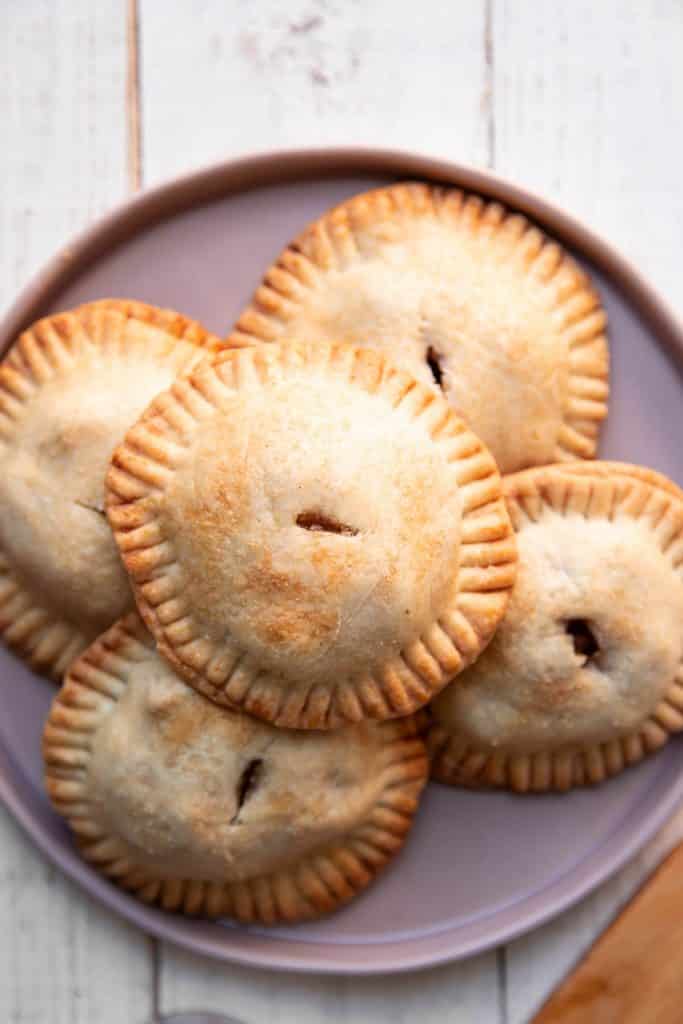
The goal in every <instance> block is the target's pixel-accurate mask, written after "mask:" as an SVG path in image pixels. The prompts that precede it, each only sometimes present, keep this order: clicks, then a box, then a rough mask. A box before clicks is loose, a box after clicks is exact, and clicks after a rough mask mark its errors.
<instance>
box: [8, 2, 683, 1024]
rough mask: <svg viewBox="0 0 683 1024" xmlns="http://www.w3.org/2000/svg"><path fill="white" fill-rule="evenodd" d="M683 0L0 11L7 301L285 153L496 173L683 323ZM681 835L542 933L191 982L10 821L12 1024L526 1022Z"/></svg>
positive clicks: (169, 954) (117, 5) (38, 5)
mask: <svg viewBox="0 0 683 1024" xmlns="http://www.w3.org/2000/svg"><path fill="white" fill-rule="evenodd" d="M682 52H683V4H682V3H681V0H516V2H515V0H487V2H483V0H482V2H478V0H459V2H458V0H417V2H416V3H410V2H408V0H357V2H351V0H288V2H287V3H283V2H282V0H222V2H221V0H137V2H136V0H129V2H128V3H126V0H3V2H2V3H0V305H2V306H6V305H8V304H9V303H10V301H11V300H12V298H13V296H14V294H15V293H16V291H17V289H18V288H20V287H21V286H22V285H23V284H24V283H25V282H26V280H27V279H28V277H29V276H30V275H31V274H32V273H33V272H34V270H35V269H36V268H37V267H39V266H40V265H41V264H42V263H43V262H44V261H45V260H46V258H47V257H49V256H50V255H51V253H52V252H53V251H54V250H55V248H56V247H58V246H59V245H60V244H62V243H63V242H64V241H65V240H66V239H67V238H68V237H69V236H70V235H71V234H72V233H73V232H74V231H75V230H77V229H79V228H81V227H82V226H83V225H85V224H86V223H88V222H89V221H90V220H91V218H93V217H94V216H96V215H97V214H99V213H101V212H102V211H104V210H106V209H107V208H108V207H109V206H111V205H112V204H113V203H116V202H117V201H118V200H120V199H121V198H122V197H124V196H125V195H126V194H128V193H129V192H130V191H131V190H134V189H137V188H140V187H141V186H144V185H150V184H154V183H156V182H158V181H161V180H163V179H165V178H168V177H170V176H172V175H174V174H176V173H177V172H180V171H184V170H186V169H188V168H191V167H194V166H197V165H199V164H203V163H205V162H208V161H211V160H214V159H220V158H225V157H228V156H232V155H236V154H241V153H245V152H252V151H255V150H262V149H266V148H269V147H272V146H295V145H306V144H318V145H319V144H324V143H366V144H371V145H386V146H392V145H395V146H399V147H404V148H413V149H416V150H421V151H423V152H427V153H434V154H437V155H443V156H447V157H451V158H452V159H454V160H458V161H462V162H471V163H474V164H479V165H482V166H486V167H491V168H494V169H495V170H496V171H498V172H499V173H501V174H503V175H506V176H509V177H511V178H514V179H516V180H518V181H519V182H521V183H523V184H525V185H527V186H529V187H530V188H532V189H536V190H537V191H539V192H541V193H544V194H545V195H546V196H548V197H549V198H550V199H552V200H553V201H555V202H557V203H559V204H561V205H563V206H565V207H566V208H567V209H569V210H570V211H572V212H573V213H575V214H577V215H578V216H579V217H582V218H583V219H585V220H586V221H587V222H588V223H589V224H591V225H592V226H593V227H594V228H596V229H597V230H598V231H600V232H602V233H603V234H604V235H605V236H606V237H607V238H608V239H611V240H612V241H613V242H615V243H616V244H617V246H619V247H620V248H621V249H622V251H623V252H624V253H625V254H626V255H628V256H630V257H631V258H632V259H633V260H634V261H636V262H637V263H638V264H639V265H640V266H641V267H642V268H643V269H644V270H645V272H646V273H647V275H648V276H649V277H650V279H651V280H652V281H653V282H654V283H655V284H656V285H658V286H659V288H660V290H661V292H662V293H663V294H664V296H665V297H666V298H668V300H669V301H670V303H672V304H673V305H674V306H676V307H677V308H678V311H679V312H683V295H682V290H681V285H682V284H683V279H682V277H681V270H680V263H681V240H682V239H683V184H682V182H683V178H682V175H681V168H682V167H683V113H682V109H683V59H682V57H681V53H682ZM681 833H683V817H681V816H679V818H678V819H677V820H676V821H674V822H673V823H672V824H671V826H670V827H669V828H668V829H667V830H666V832H665V834H664V835H663V836H661V837H660V838H659V839H658V840H657V841H656V842H655V843H654V844H653V845H652V846H651V847H650V848H649V849H648V850H647V851H646V852H645V853H644V854H643V855H641V857H639V858H638V860H637V861H636V862H634V863H632V864H631V865H629V866H628V867H627V868H626V869H625V870H623V871H622V872H621V874H620V875H619V876H618V877H616V878H614V879H613V880H612V881H610V882H609V883H608V884H606V885H604V886H603V887H602V888H601V889H600V890H599V891H598V892H597V893H595V894H594V895H593V896H591V897H590V898H588V899H586V900H584V901H583V902H582V903H581V904H580V905H579V906H577V907H576V908H575V909H573V910H571V911H569V912H568V913H566V914H564V915H563V916H562V917H560V918H559V919H557V920H555V921H554V922H552V923H551V924H549V925H547V926H546V927H544V928H541V929H539V930H538V931H536V932H534V933H533V934H531V935H529V936H527V937H525V938H522V939H520V940H518V941H517V942H513V943H511V944H510V945H508V946H507V947H505V948H503V949H499V950H497V951H495V952H491V953H488V954H485V955H482V956H478V957H476V958H474V959H471V960H469V961H466V962H465V963H461V964H454V965H451V966H447V967H441V968H438V969H434V970H430V971H426V972H421V973H416V974H408V975H403V976H399V977H393V978H376V979H364V980H360V981H357V980H353V979H336V978H308V977H297V976H287V975H284V974H278V973H266V972H261V971H256V970H248V969H245V968H238V967H232V966H229V965H225V964H216V963H213V962H209V961H204V960H200V959H198V958H196V957H193V956H190V955H188V954H186V953H183V952H180V951H178V950H176V949H173V948H171V947H169V946H167V945H165V944H164V943H162V942H156V941H153V940H150V939H147V938H146V937H145V936H143V935H142V934H140V933H139V932H137V931H135V930H134V929H132V928H130V927H128V926H127V925H126V924H124V923H122V922H121V921H119V920H118V919H115V918H113V917H112V916H111V915H110V914H109V913H107V912H106V911H104V910H102V909H100V908H99V907H98V906H96V905H95V904H93V903H92V902H90V901H89V900H88V899H86V898H85V897H84V896H83V894H82V893H81V892H80V891H78V890H76V889H75V888H74V887H73V886H72V885H71V884H70V883H69V882H67V881H66V880H65V879H64V878H62V877H61V875H59V874H58V873H57V872H55V870H54V869H53V868H52V867H50V866H49V865H48V864H47V863H46V862H45V861H44V860H43V859H42V858H41V856H40V855H39V854H38V853H37V852H36V851H35V850H34V849H33V847H32V846H31V844H30V843H29V842H28V841H27V840H26V838H25V837H24V835H23V834H22V833H21V832H20V831H19V830H18V828H17V826H16V825H15V824H14V822H13V821H12V820H11V819H10V818H9V817H8V816H7V815H5V814H3V813H0V921H2V927H1V932H0V953H1V955H0V1020H1V1021H8V1022H12V1024H143V1022H147V1021H149V1020H151V1019H153V1018H154V1015H155V1013H157V1012H163V1011H170V1010H178V1009H184V1008H189V1007H201V1008H206V1009H216V1010H224V1011H231V1012H232V1013H234V1014H235V1015H237V1016H239V1017H242V1018H243V1019H244V1021H246V1022H249V1024H260V1022H263V1021H269V1022H271V1024H278V1022H282V1024H289V1022H296V1024H320V1022H322V1021H325V1022H330V1024H336V1022H342V1021H344V1022H352V1024H355V1022H359V1024H364V1022H376V1024H389V1022H391V1024H401V1022H408V1021H410V1022H412V1021H413V1020H414V1019H416V1018H417V1019H418V1020H419V1021H420V1022H421V1024H451V1022H452V1024H455V1022H465V1021H472V1022H476V1024H488V1022H492V1024H521V1022H524V1021H527V1020H528V1018H529V1015H530V1014H531V1013H532V1012H533V1010H534V1009H535V1008H536V1007H537V1006H538V1004H539V1003H540V1001H542V999H543V998H544V997H545V996H546V995H547V993H548V992H549V991H550V990H551V989H552V988H553V987H554V985H555V984H556V983H557V981H558V980H559V978H560V977H561V976H562V975H563V973H564V972H565V971H566V970H567V969H568V968H569V967H570V966H571V965H572V963H573V962H574V961H575V960H576V959H577V957H578V956H579V955H580V953H581V952H582V950H583V949H585V948H586V946H587V945H588V944H589V943H590V942H591V940H592V939H593V937H594V936H595V935H596V934H597V933H598V932H599V931H600V930H601V928H602V927H603V925H604V923H605V922H606V921H607V920H608V919H609V918H610V917H611V916H612V915H613V914H614V913H615V910H616V909H617V907H618V906H619V905H620V904H621V903H622V902H623V901H624V900H625V899H626V898H627V897H628V895H629V894H630V893H631V892H632V891H633V889H634V887H635V886H636V885H637V883H638V881H639V879H641V878H642V877H643V875H644V874H645V873H646V871H647V870H648V868H649V867H651V866H652V865H653V864H654V863H655V862H656V861H657V860H658V859H659V858H660V857H661V855H662V851H663V850H664V849H666V847H667V846H668V845H670V844H671V842H673V840H674V838H676V837H678V836H679V835H680V834H681Z"/></svg>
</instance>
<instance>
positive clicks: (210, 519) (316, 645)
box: [107, 343, 516, 728]
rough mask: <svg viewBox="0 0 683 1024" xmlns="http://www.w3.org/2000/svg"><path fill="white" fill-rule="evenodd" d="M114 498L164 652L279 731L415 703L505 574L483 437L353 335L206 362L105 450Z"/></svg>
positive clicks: (495, 595)
mask: <svg viewBox="0 0 683 1024" xmlns="http://www.w3.org/2000/svg"><path fill="white" fill-rule="evenodd" d="M107 511H108V515H109V519H110V522H111V525H112V527H113V530H114V532H115V535H116V538H117V541H118V544H119V547H120V549H121V553H122V556H123V560H124V562H125V564H126V567H127V569H128V571H129V573H130V574H131V578H132V581H133V587H134V592H135V596H136V600H137V603H138V607H139V609H140V611H141V614H142V616H143V618H144V619H145V622H146V623H147V625H148V627H149V628H150V629H151V631H152V633H153V634H154V636H155V639H156V641H157V643H158V645H159V651H160V653H161V654H162V655H163V656H164V657H166V658H168V659H169V661H170V662H171V663H172V664H173V665H174V666H175V668H176V669H177V671H178V672H179V673H180V674H181V675H182V676H183V677H184V678H185V679H186V680H187V681H188V682H190V683H191V684H192V685H193V686H195V687H196V688H197V689H198V690H200V691H201V692H202V693H204V694H205V695H207V696H209V697H211V698H212V699H213V700H216V701H218V702H221V703H224V704H226V705H228V706H232V707H242V708H244V709H245V710H247V711H249V712H250V713H251V714H253V715H256V716H257V717H259V718H262V719H265V720H267V721H271V722H275V723H277V724H278V725H281V726H286V727H290V728H337V727H339V726H340V725H343V724H344V723H346V722H350V721H358V720H360V719H362V718H366V717H371V718H378V719H383V718H390V717H395V716H399V715H404V714H408V713H410V712H412V711H413V710H415V709H416V708H417V707H420V706H421V705H423V704H424V703H426V702H427V700H429V698H430V697H431V696H432V695H433V694H434V693H435V692H436V691H437V690H438V689H440V688H441V687H442V686H443V685H444V684H445V683H446V682H447V681H448V680H449V679H450V678H452V677H453V676H454V675H455V674H456V673H457V672H459V671H460V670H461V669H462V668H463V667H464V666H465V665H466V664H468V663H469V662H470V661H471V660H472V659H473V658H474V657H476V655H477V654H478V652H479V651H480V650H481V648H482V646H483V645H484V644H485V643H486V642H487V641H488V639H489V637H490V635H491V633H492V631H493V629H494V628H495V625H496V623H497V622H498V620H499V618H500V616H501V615H502V613H503V610H504V607H505V604H506V601H507V596H508V593H509V589H510V586H511V583H512V580H513V578H514V570H515V564H516V553H515V546H514V537H513V535H512V529H511V526H510V523H509V519H508V516H507V513H506V511H505V505H504V502H503V501H502V498H501V494H500V478H499V475H498V471H497V469H496V466H495V463H494V461H493V459H492V458H491V456H490V454H489V453H488V451H487V450H486V448H485V447H484V446H483V445H482V443H481V442H480V441H479V439H478V438H477V437H476V436H475V435H474V434H473V433H472V432H471V431H470V430H469V429H468V428H467V427H466V426H465V424H464V423H463V421H462V420H460V419H459V417H458V416H457V415H456V413H455V412H454V411H453V410H452V409H451V408H450V407H449V406H448V404H447V403H446V402H445V401H444V400H443V398H442V397H441V396H439V395H437V394H435V393H434V392H433V391H432V390H431V389H429V388H426V387H424V386H422V385H420V384H418V383H417V382H416V381H415V380H414V379H413V378H412V377H411V376H410V375H409V374H407V373H405V372H404V371H401V370H398V369H396V368H395V367H394V366H393V365H392V364H390V363H389V362H387V360H386V359H385V358H384V357H383V356H382V355H381V354H379V353H377V352H375V351H372V350H368V349H361V348H356V347H354V346H348V345H327V344H322V343H321V344H297V343H290V344H284V345H269V346H257V347H252V348H243V349H237V350H232V351H227V352H223V353H221V354H220V355H219V356H217V357H216V358H215V359H214V360H213V361H212V362H210V361H208V360H207V361H206V362H205V363H203V364H202V365H201V366H200V367H199V368H198V369H197V370H196V371H195V372H194V373H193V374H192V375H190V376H189V377H188V378H187V379H182V380H179V381H177V382H176V384H175V385H174V386H173V388H172V389H171V391H169V392H167V393H165V394H164V395H162V396H160V397H159V399H158V400H157V401H156V402H155V403H154V404H153V406H151V407H150V408H149V409H148V410H147V412H146V413H145V415H144V416H143V417H142V418H141V420H140V421H139V422H138V423H137V424H136V426H134V427H133V428H132V430H131V431H130V432H129V433H128V435H127V437H126V440H125V442H124V443H123V444H122V445H121V446H120V447H119V448H118V449H117V451H116V452H115V454H114V457H113V462H112V468H111V471H110V473H109V477H108V502H107Z"/></svg>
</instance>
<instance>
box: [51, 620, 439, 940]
mask: <svg viewBox="0 0 683 1024" xmlns="http://www.w3.org/2000/svg"><path fill="white" fill-rule="evenodd" d="M43 751H44V758H45V770H46V785H47V790H48V793H49V795H50V798H51V800H52V803H53V805H54V807H55V808H56V810H57V811H58V812H59V814H61V815H62V816H63V817H64V818H65V819H66V820H67V822H68V823H69V825H70V827H71V829H72V830H73V832H74V834H75V837H76V840H77V842H78V845H79V847H80V850H81V852H82V855H83V856H84V858H85V859H86V860H87V861H88V862H90V863H91V864H92V865H93V866H94V867H96V868H97V870H99V871H100V872H102V873H103V874H104V875H105V876H107V877H108V878H110V879H111V880H112V881H114V882H116V884H117V885H119V886H121V887H123V888H124V889H127V890H129V891H131V892H132V893H134V894H135V895H136V896H137V897H138V898H139V899H141V900H143V901H145V902H147V903H154V904H158V905H159V906H161V907H163V908H164V909H166V910H176V911H181V912H183V913H185V914H191V915H203V916H209V917H221V916H230V917H234V918H237V919H238V920H240V921H244V922H259V923H262V924H275V923H278V922H283V921H287V922H292V921H301V920H307V919H311V918H315V917H318V916H320V915H322V914H326V913H329V912H331V911H333V910H336V909H337V908H339V907H340V906H342V905H343V904H345V903H347V902H348V901H350V900H351V899H352V898H353V897H354V896H356V895H357V894H358V893H359V892H360V891H361V890H362V889H364V888H365V887H366V886H367V885H368V884H369V883H370V882H371V881H372V879H373V878H374V877H375V876H376V874H377V873H378V871H379V870H380V869H381V868H383V867H384V865H385V864H386V863H387V862H388V861H389V860H391V859H392V858H393V856H394V855H395V854H396V853H397V852H398V851H399V849H400V848H401V846H402V845H403V842H404V839H405V837H406V835H407V833H408V831H409V829H410V826H411V823H412V819H413V816H414V813H415V811H416V808H417V804H418V799H419V796H420V792H421V790H422V788H423V786H424V784H425V782H426V779H427V775H428V761H427V757H426V752H425V747H424V743H423V741H422V739H421V738H420V735H419V726H418V723H417V721H416V720H415V719H414V718H406V719H401V720H400V721H395V722H382V723H375V722H363V723H360V724H358V725H354V726H350V727H348V728H347V729H344V730H341V731H339V732H336V733H311V732H305V733H301V732H290V731H286V730H282V729H274V728H273V727H272V726H270V725H267V724H264V723H262V722H258V721H257V720H256V719H253V718H251V717H249V716H247V715H243V714H242V713H240V712H234V711H231V710H228V709H226V708H221V707H218V706H217V705H216V704H214V703H212V702H210V701H207V700H206V699H205V698H204V697H202V696H201V695H200V694H198V693H196V692H195V691H194V690H193V689H192V688H191V687H188V686H187V685H186V684H185V683H184V682H182V680H180V679H179V678H178V677H177V676H176V675H175V674H174V673H173V671H172V669H171V668H170V666H169V665H168V664H167V663H166V662H164V661H163V660H162V659H161V658H160V657H159V656H158V654H157V653H156V651H155V649H154V645H153V642H152V639H151V637H150V636H149V634H148V633H147V631H146V630H145V628H144V626H143V625H142V622H141V620H140V619H139V617H138V616H137V615H136V614H134V613H131V614H130V615H128V616H127V617H126V618H124V619H123V620H121V621H120V622H119V623H117V624H116V625H115V626H113V627H112V628H111V629H110V630H108V632H107V633H105V634H104V635H103V636H102V637H100V638H99V639H98V640H97V641H95V643H94V644H93V645H92V646H91V647H89V648H88V650H87V651H86V652H85V653H84V654H82V655H81V656H80V657H79V658H78V659H77V660H76V661H75V662H74V663H73V664H72V666H71V667H70V669H69V671H68V673H67V676H66V679H65V682H64V685H63V687H62V689H61V690H60V692H59V693H58V695H57V696H56V697H55V700H54V702H53V705H52V709H51V711H50V714H49V717H48V720H47V723H46V726H45V731H44V738H43Z"/></svg>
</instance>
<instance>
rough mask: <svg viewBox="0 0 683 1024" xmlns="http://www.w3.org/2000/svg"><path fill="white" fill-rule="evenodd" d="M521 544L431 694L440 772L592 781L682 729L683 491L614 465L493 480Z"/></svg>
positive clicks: (530, 783)
mask: <svg viewBox="0 0 683 1024" xmlns="http://www.w3.org/2000/svg"><path fill="white" fill-rule="evenodd" d="M504 488H505V494H506V498H507V502H508V508H509V511H510V515H511V517H512V521H513V523H514V526H515V529H516V531H517V543H518V547H519V572H518V576H517V581H516V583H515V586H514V588H513V592H512V597H511V599H510V604H509V606H508V610H507V613H506V615H505V617H504V619H503V621H502V623H501V625H500V627H499V629H498V631H497V633H496V635H495V637H494V639H493V641H492V642H491V644H490V645H489V647H488V649H487V650H486V651H485V652H484V653H483V655H482V656H481V658H480V659H479V660H478V661H477V663H476V664H475V665H473V666H472V667H471V668H470V669H469V670H468V671H467V672H465V673H463V675H462V676H461V677H460V679H458V681H457V682H456V683H455V684H454V685H453V686H449V687H447V688H446V689H445V690H444V691H443V693H442V694H440V696H439V697H438V698H437V700H436V701H435V702H434V704H433V707H432V711H433V725H432V726H431V730H430V734H429V745H430V748H431V754H432V757H433V773H434V775H435V777H436V778H437V779H439V780H441V781H442V782H450V783H454V784H462V785H470V786H479V785H483V786H508V787H511V788H512V789H515V790H519V791H521V792H526V791H527V790H546V789H558V790H564V789H569V788H570V787H572V786H578V785H582V784H585V783H596V782H602V781H603V780H604V779H606V778H608V777H609V776H611V775H615V774H617V773H618V772H620V771H621V770H622V769H623V768H625V767H626V766H627V765H629V764H632V763H633V762H636V761H639V760H640V759H641V758H642V757H644V755H645V754H647V753H650V752H652V751H655V750H657V749H659V747H661V746H662V745H663V744H664V743H666V741H667V739H668V737H669V735H670V734H671V733H673V732H677V731H678V730H680V729H681V728H683V668H682V666H681V657H682V655H683V568H682V567H683V492H681V491H680V490H679V489H678V487H676V486H675V485H674V484H672V483H671V482H670V481H669V480H667V479H666V477H663V476H661V475H660V474H659V473H655V472H653V471H652V470H649V469H642V468H639V467H635V466H629V465H622V464H620V463H613V462H594V463H576V464H572V465H556V466H548V467H545V468H543V469H535V470H528V471H526V472H524V473H518V474H516V475H514V476H511V477H507V478H506V479H505V480H504Z"/></svg>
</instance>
